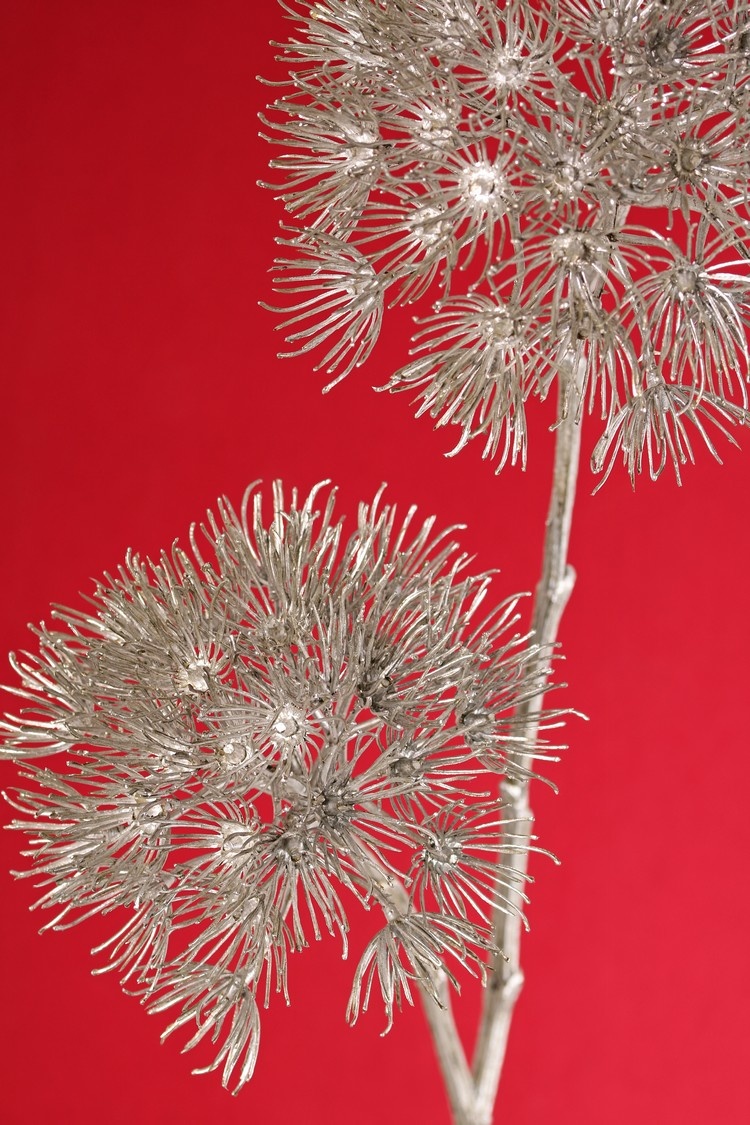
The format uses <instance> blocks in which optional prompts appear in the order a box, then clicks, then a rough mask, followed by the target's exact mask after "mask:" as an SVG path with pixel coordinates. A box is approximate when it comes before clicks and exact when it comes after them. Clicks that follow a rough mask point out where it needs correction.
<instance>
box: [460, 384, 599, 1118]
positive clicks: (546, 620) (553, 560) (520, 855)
mask: <svg viewBox="0 0 750 1125" xmlns="http://www.w3.org/2000/svg"><path fill="white" fill-rule="evenodd" d="M582 374H583V373H582V371H581V370H580V369H579V370H578V371H577V372H575V375H574V378H576V381H577V383H578V388H577V391H578V393H580V389H581V376H582ZM561 393H562V384H561ZM576 414H577V412H576V410H575V409H574V407H573V406H572V405H571V407H570V408H569V410H568V412H567V415H566V416H565V417H564V418H563V419H562V421H561V422H560V423H559V425H558V428H557V440H556V444H555V464H554V472H553V477H552V495H551V498H550V505H549V511H548V514H547V523H546V534H545V540H544V556H543V563H542V575H541V578H540V579H539V584H538V586H537V588H536V596H535V599H534V616H533V626H532V627H533V631H534V640H535V642H536V643H537V644H539V645H540V646H542V652H541V656H540V659H541V660H545V654H548V653H549V650H550V647H551V646H552V645H554V644H555V641H556V640H557V632H558V629H559V626H560V619H561V618H562V615H563V612H564V610H565V606H566V605H567V602H568V598H569V597H570V594H571V592H572V590H573V586H574V584H575V571H574V570H573V568H572V567H571V566H570V565H569V563H568V545H569V542H570V528H571V522H572V517H573V505H574V502H575V492H576V481H577V478H578V465H579V460H580V447H581V426H580V423H579V421H578V420H577V418H576ZM541 682H542V686H543V687H544V686H546V676H545V677H544V678H543V679H542V681H541ZM543 698H544V696H543V693H542V692H540V693H539V694H537V695H535V696H534V697H533V699H530V700H528V701H527V702H526V703H525V704H524V705H523V706H522V708H521V709H520V712H519V714H520V717H521V718H522V720H523V726H524V730H525V734H526V738H527V740H528V741H527V745H528V746H529V747H531V748H532V749H533V747H534V746H535V745H536V740H537V735H538V731H539V720H540V715H541V710H542V703H543ZM516 764H517V765H518V766H519V767H521V768H522V769H524V770H527V769H531V768H532V767H533V757H532V756H530V755H523V756H519V758H518V761H517V763H516ZM500 793H501V798H502V800H503V802H504V803H505V804H507V805H508V806H509V813H510V816H511V817H512V818H513V819H514V821H517V823H516V825H515V826H514V831H516V832H523V833H524V834H525V835H526V836H527V837H530V836H531V834H532V830H533V823H534V818H533V813H532V811H531V806H530V804H529V781H528V780H513V779H505V780H504V781H503V783H502V785H501V789H500ZM528 857H529V853H528V851H527V850H526V849H523V848H521V849H519V850H518V851H517V852H513V853H512V854H511V855H510V856H507V855H506V856H504V858H503V863H504V864H505V865H506V866H508V865H510V866H512V868H513V871H514V872H515V874H516V875H517V880H511V882H513V883H514V886H515V887H516V888H517V889H516V890H511V891H510V893H509V895H508V898H509V900H510V905H512V906H515V907H517V910H513V911H512V912H507V911H502V910H497V911H496V912H495V920H494V931H495V943H496V945H497V947H498V949H501V950H502V951H503V956H497V957H496V959H495V962H494V964H493V966H492V970H491V974H490V979H489V982H488V985H487V988H486V990H485V993H484V1000H483V1007H482V1018H481V1023H480V1027H479V1037H478V1040H477V1047H476V1052H475V1056H474V1065H473V1075H474V1082H475V1091H476V1116H475V1122H476V1125H488V1123H489V1122H490V1121H491V1119H492V1107H493V1105H494V1104H495V1099H496V1097H497V1089H498V1085H499V1082H500V1074H501V1072H502V1068H503V1062H504V1059H505V1051H506V1047H507V1042H508V1032H509V1030H510V1023H511V1019H512V1017H513V1009H514V1007H515V1003H516V999H517V998H518V995H519V993H520V991H521V988H522V986H523V971H522V969H521V933H522V920H521V912H522V908H523V902H522V900H521V898H520V893H519V892H520V890H521V889H522V887H523V884H524V879H525V876H526V870H527V865H528Z"/></svg>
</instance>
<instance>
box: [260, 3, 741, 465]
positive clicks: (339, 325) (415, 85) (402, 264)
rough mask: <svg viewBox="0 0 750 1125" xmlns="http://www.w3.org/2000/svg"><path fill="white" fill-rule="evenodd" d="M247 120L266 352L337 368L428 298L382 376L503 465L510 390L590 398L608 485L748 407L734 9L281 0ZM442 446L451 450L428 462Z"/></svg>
mask: <svg viewBox="0 0 750 1125" xmlns="http://www.w3.org/2000/svg"><path fill="white" fill-rule="evenodd" d="M284 7H285V8H287V11H288V14H289V15H290V16H292V17H293V18H294V19H295V22H296V28H295V33H294V37H293V40H292V42H291V43H290V44H288V45H287V46H286V48H285V51H284V55H283V59H284V61H285V62H286V64H287V65H288V67H289V72H290V78H289V81H290V88H289V90H288V92H286V93H285V94H283V95H282V96H280V97H278V98H277V99H276V101H275V102H274V103H273V105H272V106H271V108H270V110H269V113H268V115H267V116H266V117H265V118H264V124H265V126H266V129H267V132H268V136H269V139H270V140H271V141H273V143H274V144H276V145H278V146H279V148H280V149H281V152H280V155H278V156H277V157H276V158H275V159H274V160H273V161H272V167H273V168H274V169H276V170H277V172H279V173H280V176H279V177H278V179H277V182H276V183H275V184H273V185H272V186H273V187H274V189H275V190H276V191H277V192H278V193H279V195H280V198H281V199H282V200H283V202H284V204H285V206H286V209H287V212H288V213H289V215H290V216H291V222H292V223H293V224H294V225H292V226H291V227H288V228H287V230H286V233H285V236H284V238H283V239H280V242H281V243H282V245H283V246H284V247H285V255H284V257H282V258H280V259H279V260H278V261H277V263H276V269H277V285H278V288H279V291H280V293H281V294H282V295H283V297H284V309H283V311H284V313H285V320H284V321H283V324H282V325H281V327H282V328H283V329H284V331H285V332H286V335H287V339H288V341H289V342H290V344H291V345H292V349H293V350H292V354H299V353H302V352H308V351H311V350H317V352H318V355H319V357H320V358H319V361H318V367H322V368H324V369H325V370H326V371H327V372H328V373H329V374H330V375H332V376H333V382H337V381H338V380H339V379H341V378H343V377H344V376H345V375H346V374H348V373H349V372H350V371H351V370H352V369H353V368H354V367H357V366H360V365H361V364H363V363H364V362H365V361H366V360H367V358H368V356H369V355H370V353H371V351H372V348H373V346H374V344H375V341H376V339H377V337H378V334H379V332H380V328H381V325H382V321H383V315H384V310H385V309H386V307H388V306H389V305H393V304H399V303H410V302H413V301H416V300H418V299H419V298H421V297H429V298H431V299H432V301H433V302H434V303H435V307H434V309H433V311H432V312H430V313H428V315H427V316H426V317H423V318H422V319H421V320H420V321H419V323H420V325H421V328H420V329H419V330H418V332H417V334H416V336H415V339H414V352H415V353H416V354H417V355H418V358H416V359H414V360H412V361H411V362H410V363H408V364H406V365H405V366H403V367H402V368H401V370H399V371H398V372H397V373H396V374H395V375H394V376H393V377H392V378H391V380H390V381H389V382H388V384H387V389H389V390H392V391H398V390H414V391H416V392H417V401H418V402H419V403H420V406H419V413H420V414H422V413H428V414H429V415H430V417H432V418H433V419H435V420H436V421H437V424H438V425H444V424H446V423H451V424H454V425H457V426H458V427H460V430H461V436H460V438H459V441H458V444H457V447H456V448H457V449H460V448H462V447H463V446H464V445H466V443H467V442H468V441H469V440H470V439H471V438H473V437H481V438H483V439H484V456H486V457H491V458H493V459H494V460H496V462H497V465H498V469H499V468H500V467H502V465H503V464H504V463H505V462H506V460H510V461H511V462H512V463H516V462H519V461H520V462H521V463H524V462H525V459H526V447H527V432H528V426H527V422H526V416H525V412H526V404H527V402H528V399H529V397H530V396H531V395H539V396H542V397H544V396H545V395H546V394H547V393H548V392H549V390H550V388H551V387H552V386H553V385H557V388H558V401H559V413H560V416H561V417H564V416H565V415H566V414H568V413H569V412H571V411H572V412H574V413H575V416H576V418H577V419H580V417H581V415H582V414H583V412H584V409H588V410H589V411H593V410H594V409H596V410H597V411H598V412H599V414H600V416H601V418H602V420H603V423H604V426H603V434H602V436H601V439H600V441H599V443H598V444H597V446H596V451H595V453H594V456H593V459H592V467H593V469H594V470H595V471H597V472H600V471H604V474H605V475H604V478H603V479H606V476H607V475H608V474H609V472H610V471H611V468H612V466H613V464H614V462H615V460H617V459H618V458H619V457H620V456H621V458H622V460H623V462H624V464H625V465H626V467H627V468H628V471H629V473H630V476H631V479H632V480H633V481H634V480H635V477H636V475H637V473H639V472H640V471H641V467H642V465H643V463H644V462H645V463H646V464H648V466H649V469H650V473H651V476H653V477H656V476H658V475H659V474H660V473H661V471H662V469H663V468H664V466H665V465H666V464H668V463H670V462H671V464H672V465H673V467H674V470H675V472H676V474H677V478H678V480H679V476H680V466H681V465H683V464H684V463H685V462H686V461H688V460H692V457H693V451H692V446H691V441H692V440H693V439H694V437H695V436H698V437H699V438H700V439H701V440H702V441H703V442H704V443H705V444H706V446H707V447H708V449H709V450H710V452H711V453H712V454H713V455H714V456H716V457H717V458H718V452H717V450H716V448H715V446H714V444H713V436H712V435H713V433H716V432H723V433H727V426H734V425H736V424H738V423H743V422H747V421H750V413H749V412H748V396H747V389H746V382H747V380H748V377H749V375H750V370H749V369H750V346H749V342H748V339H749V338H748V332H749V330H750V239H749V238H748V228H749V226H750V211H749V210H748V193H749V190H750V17H749V16H748V11H747V4H746V3H745V2H744V0H742V2H740V0H736V2H735V0H538V2H537V3H530V2H529V0H315V2H312V0H299V2H298V3H296V4H294V5H293V6H292V7H287V5H286V4H284ZM454 452H455V450H454Z"/></svg>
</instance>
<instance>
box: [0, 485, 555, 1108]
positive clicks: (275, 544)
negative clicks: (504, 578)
mask: <svg viewBox="0 0 750 1125" xmlns="http://www.w3.org/2000/svg"><path fill="white" fill-rule="evenodd" d="M334 497H335V493H334V491H333V490H330V489H327V488H326V487H325V486H324V485H318V486H316V487H315V488H314V489H313V490H312V491H311V492H310V493H309V495H307V496H305V497H301V496H299V495H298V494H297V492H296V491H293V492H292V493H291V496H290V497H289V498H288V499H285V496H284V492H283V489H282V487H281V485H280V484H278V483H277V484H276V485H275V486H274V490H273V499H272V508H271V512H270V514H269V515H268V516H266V515H265V514H264V506H263V493H262V491H261V490H259V489H257V488H255V487H253V488H251V489H250V490H249V491H248V494H247V495H246V497H245V501H244V504H243V506H242V508H241V511H240V513H239V514H236V513H235V512H234V510H233V509H232V507H231V506H230V505H229V504H228V502H226V501H224V502H220V504H219V507H218V513H217V514H216V515H214V514H211V513H209V515H208V518H207V520H206V521H205V522H204V523H203V525H201V527H200V529H196V528H194V529H193V531H192V533H191V550H190V552H188V551H185V550H183V549H181V548H180V547H179V546H177V545H176V546H174V547H173V548H172V550H171V551H170V552H169V553H164V554H162V556H161V557H160V558H159V559H158V560H157V561H154V562H151V561H149V560H142V559H140V558H139V557H138V556H136V555H132V554H131V555H128V557H127V558H126V560H125V563H124V565H123V566H122V567H120V568H119V570H118V571H117V572H116V573H115V574H113V575H107V576H105V578H104V579H103V580H102V581H101V582H100V583H99V584H98V585H97V587H96V590H95V593H94V595H93V597H92V598H91V599H89V607H88V608H87V609H86V610H73V609H61V608H56V609H54V610H53V618H54V622H55V623H54V625H53V626H49V627H48V626H41V627H40V628H39V629H37V630H36V633H37V636H38V639H39V649H38V652H37V653H36V654H34V655H32V654H29V653H24V654H23V655H22V656H20V657H18V658H13V659H12V663H13V665H14V667H15V669H16V670H17V672H18V673H19V675H20V678H21V684H20V686H17V687H15V688H10V689H9V690H10V691H12V692H14V693H15V695H17V696H19V697H20V698H21V700H22V701H23V706H22V708H21V710H20V712H19V714H18V715H17V716H15V717H13V716H6V718H5V719H4V721H3V722H2V724H1V725H0V729H1V733H2V736H3V743H4V749H3V754H4V755H5V756H6V757H11V758H15V759H19V760H24V766H23V772H22V777H23V785H22V786H21V787H20V788H19V789H18V790H17V791H16V792H15V793H14V794H13V795H11V797H10V798H9V799H10V800H11V803H12V804H13V805H14V807H15V808H16V809H17V810H18V813H19V814H20V815H19V817H18V819H17V820H16V821H15V822H14V827H16V828H19V829H21V830H23V831H25V832H27V833H28V834H29V835H30V837H31V840H30V848H29V851H28V852H27V853H26V854H28V855H30V856H31V857H32V858H33V865H32V867H31V869H30V870H29V871H28V872H27V874H29V875H32V876H33V877H34V879H35V883H36V884H37V885H40V886H41V887H42V888H43V895H42V898H41V900H40V902H39V903H38V905H41V906H43V907H46V908H48V909H49V910H51V915H52V920H51V921H50V922H49V923H48V927H47V928H59V927H63V926H69V925H73V924H75V923H76V922H77V921H80V920H81V919H83V918H86V917H90V916H92V915H94V914H97V913H100V912H109V911H112V910H114V911H115V914H114V917H116V918H117V925H116V926H115V933H114V934H113V936H112V938H111V939H110V940H109V941H108V942H106V943H105V944H104V945H103V946H102V947H100V949H101V951H103V952H106V953H107V956H108V964H107V966H106V967H107V968H110V969H114V970H115V971H117V972H118V973H119V974H120V975H121V978H122V981H123V984H124V986H125V987H126V988H127V989H128V990H129V991H132V992H134V993H136V994H137V995H139V996H141V998H142V999H143V1001H144V1003H145V1004H146V1005H147V1007H148V1008H149V1010H152V1011H163V1010H168V1009H173V1010H174V1011H175V1018H174V1020H173V1023H172V1024H171V1025H170V1027H169V1028H168V1030H167V1033H169V1031H172V1030H174V1029H176V1028H180V1027H183V1026H185V1027H187V1028H190V1029H192V1038H191V1039H190V1041H189V1045H197V1044H198V1043H200V1042H201V1041H202V1040H204V1038H206V1040H207V1041H208V1039H210V1041H211V1042H213V1043H214V1046H215V1053H214V1055H213V1057H212V1058H210V1059H209V1062H208V1065H207V1066H206V1067H205V1068H204V1069H215V1068H221V1069H222V1072H223V1082H224V1084H225V1085H227V1086H232V1087H234V1088H239V1087H240V1086H241V1085H242V1084H243V1083H244V1082H245V1081H246V1080H247V1079H248V1078H249V1077H250V1074H251V1073H252V1069H253V1066H254V1062H255V1058H256V1054H257V1049H258V1037H259V1033H260V1022H259V1007H258V1001H259V1000H260V1001H261V1002H263V1003H267V1002H268V999H269V995H270V993H271V992H272V991H276V990H279V989H280V990H282V991H283V992H284V993H285V994H286V993H287V959H288V955H289V953H291V952H294V951H297V950H300V949H302V948H303V947H304V946H306V945H307V944H308V943H309V941H310V939H311V938H316V939H317V938H320V937H321V936H322V935H323V934H324V933H326V932H328V933H338V934H339V935H340V936H341V938H342V940H343V942H344V946H345V948H346V940H347V939H346V935H347V931H348V928H349V924H348V919H347V910H349V909H350V908H351V906H352V905H356V903H357V900H359V902H360V903H361V904H363V905H365V906H368V907H369V906H373V905H374V906H377V907H380V908H381V909H382V911H383V914H384V919H383V923H384V928H383V929H382V930H381V931H380V932H379V933H378V934H377V935H376V937H375V938H374V939H373V941H372V942H371V943H370V945H369V946H368V947H367V949H366V950H365V952H364V954H363V956H362V959H361V961H360V964H359V968H358V969H357V971H356V973H355V980H354V987H353V991H352V998H351V1002H350V1008H349V1013H350V1017H351V1018H352V1019H353V1018H355V1017H356V1014H357V1012H358V1010H359V1007H360V1002H362V1003H364V1005H365V1006H366V1003H367V998H368V997H369V995H370V990H371V986H372V983H373V976H375V977H377V978H378V980H379V984H380V988H381V993H382V997H383V1000H384V1004H385V1008H386V1012H387V1016H388V1020H389V1023H390V1020H391V1018H392V1015H393V1007H394V1005H395V1004H397V1003H399V1002H400V1000H401V999H404V998H406V999H409V997H410V995H411V993H410V986H411V987H413V985H414V982H419V984H420V986H422V987H424V988H426V989H427V990H428V991H429V990H432V992H433V993H434V992H435V991H436V989H437V983H436V982H437V981H438V977H440V979H442V973H443V972H445V973H447V974H448V976H449V978H450V979H454V977H453V973H454V971H455V963H456V961H458V962H459V963H461V964H463V965H465V966H467V967H469V968H473V969H474V971H477V972H479V973H480V974H481V973H482V972H483V970H484V959H485V957H486V956H487V955H489V953H490V952H491V951H492V949H493V946H492V938H491V932H492V931H491V920H490V914H489V912H490V911H491V910H493V909H500V910H514V909H517V907H516V905H515V904H516V903H517V902H518V901H519V900H521V901H522V900H523V894H522V887H521V886H518V885H517V884H518V880H519V876H518V875H517V874H514V872H513V870H512V869H511V868H506V866H505V865H504V862H503V856H504V855H510V854H511V853H512V852H514V851H517V850H518V848H519V847H526V846H528V838H527V833H526V834H524V833H523V832H522V831H521V830H520V829H519V826H518V824H517V822H516V821H514V820H513V818H512V815H511V814H510V813H509V812H507V811H506V810H505V809H504V807H503V806H502V805H501V804H500V803H499V802H498V799H497V797H496V794H497V792H498V777H499V776H500V775H505V776H507V777H510V778H514V777H515V778H518V777H524V776H528V774H529V770H530V762H531V757H532V748H531V747H530V746H529V745H528V743H527V735H526V727H525V724H524V720H523V716H522V715H520V714H519V713H518V705H519V703H526V702H527V701H528V700H529V698H531V697H533V696H534V695H535V694H537V693H538V692H540V691H541V690H542V687H543V683H544V681H545V678H546V675H547V673H548V671H549V667H548V666H549V656H550V654H549V653H544V652H541V651H540V650H539V649H538V648H535V647H534V646H533V645H530V644H529V643H528V638H526V637H524V636H522V635H520V634H519V632H518V630H517V621H518V614H517V611H516V607H517V600H518V599H517V598H511V599H510V600H509V601H506V602H504V603H502V604H501V605H500V606H498V607H496V608H495V609H494V610H493V611H491V612H490V613H489V614H488V613H486V611H484V610H483V609H480V606H481V604H482V602H483V599H484V597H485V595H486V593H487V589H488V584H489V581H490V579H489V576H488V575H479V576H470V575H467V574H466V567H467V563H468V558H467V556H466V555H464V554H462V553H460V551H459V550H458V547H457V545H456V543H455V542H454V540H453V538H452V529H451V530H449V531H448V532H444V533H442V534H437V533H435V532H434V531H433V520H428V521H427V522H426V523H423V524H422V525H421V526H420V525H418V524H417V523H416V520H415V512H414V510H413V509H412V510H410V511H409V512H408V514H407V515H406V518H405V519H403V520H402V521H400V522H399V521H397V519H396V513H395V510H394V509H393V508H391V507H388V506H384V505H383V504H382V501H381V495H380V493H379V494H378V495H377V497H376V498H375V500H374V502H373V503H372V504H371V505H369V506H368V505H362V506H361V507H360V510H359V517H358V521H357V526H356V529H355V530H354V531H353V532H352V533H351V534H350V535H349V536H348V537H346V536H345V535H344V531H343V526H342V522H341V521H340V520H337V519H336V518H335V515H334ZM553 725H557V722H556V720H555V723H554V724H553ZM553 749H554V748H550V747H547V748H546V749H545V748H544V745H543V744H537V745H535V746H534V748H533V754H534V755H535V756H538V757H549V756H553V755H552V754H551V751H552V750H553ZM58 751H62V752H64V754H62V755H60V756H58V757H54V756H53V757H52V758H51V760H50V761H49V762H48V763H40V764H37V759H39V758H50V756H51V755H54V754H55V753H56V752H58ZM521 828H523V826H521ZM522 837H523V839H521V838H522ZM519 840H521V842H520V843H519ZM498 857H499V858H498ZM510 890H513V891H514V892H515V893H514V894H513V895H511V896H509V891H510Z"/></svg>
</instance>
